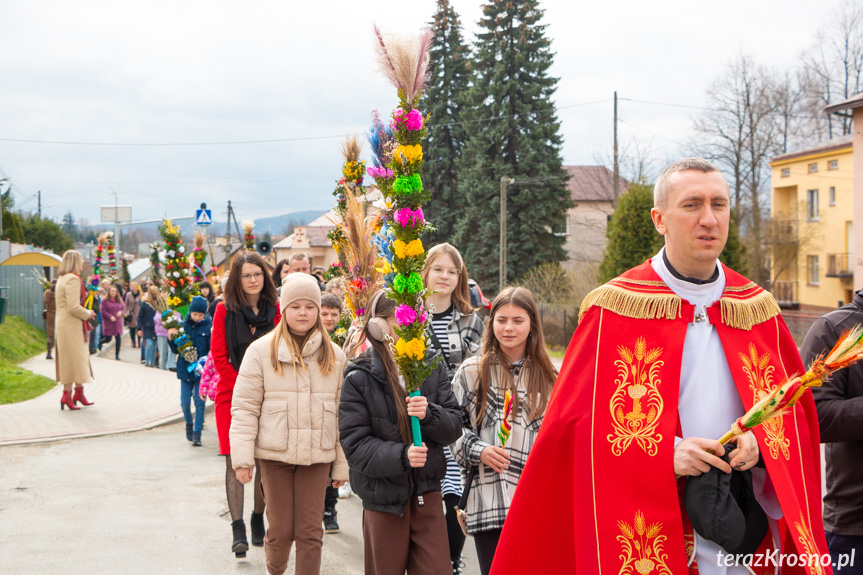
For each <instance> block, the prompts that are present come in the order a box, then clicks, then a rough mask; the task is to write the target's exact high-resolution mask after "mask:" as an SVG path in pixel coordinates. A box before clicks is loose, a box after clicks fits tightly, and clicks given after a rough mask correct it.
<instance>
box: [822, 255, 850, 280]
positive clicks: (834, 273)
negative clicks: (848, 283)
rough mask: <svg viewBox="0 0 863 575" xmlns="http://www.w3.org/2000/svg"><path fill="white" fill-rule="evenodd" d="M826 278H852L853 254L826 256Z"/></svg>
mask: <svg viewBox="0 0 863 575" xmlns="http://www.w3.org/2000/svg"><path fill="white" fill-rule="evenodd" d="M826 275H827V277H828V278H850V277H854V254H853V253H847V254H827V274H826Z"/></svg>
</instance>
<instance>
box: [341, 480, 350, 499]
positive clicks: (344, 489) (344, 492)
mask: <svg viewBox="0 0 863 575" xmlns="http://www.w3.org/2000/svg"><path fill="white" fill-rule="evenodd" d="M350 496H351V484H350V483H345V484H344V485H342V486H341V487H339V499H347V498H348V497H350Z"/></svg>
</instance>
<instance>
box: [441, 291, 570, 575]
mask: <svg viewBox="0 0 863 575" xmlns="http://www.w3.org/2000/svg"><path fill="white" fill-rule="evenodd" d="M488 321H489V324H488V325H489V329H487V330H486V332H485V336H484V338H483V347H482V354H481V355H477V356H473V357H470V358H468V359H467V360H465V361H464V363H462V365H461V368H459V370H458V371H457V372H456V374H455V378H454V379H453V391H454V392H455V396H456V399H457V400H458V401H459V403H460V404H461V407H462V409H463V411H464V413H465V415H466V418H467V419H468V420H469V421H466V425H468V423H469V425H470V427H466V428H465V429H464V431H463V433H462V436H461V438H460V439H458V441H456V443H455V444H453V445H452V451H453V455H454V456H455V459H456V461H457V462H458V464H459V465H460V466H461V467H462V469H463V470H465V471H467V470H468V469H470V468H471V467H472V466H478V470H477V473H476V475H475V476H474V480H473V485H472V486H471V491H470V496H469V498H468V502H467V509H466V511H467V532H468V533H469V534H471V535H473V537H474V543H475V545H476V551H477V559H478V560H479V564H480V571H481V572H482V573H483V575H487V574H488V572H489V571H490V570H491V563H492V560H493V559H494V551H495V549H496V547H497V541H498V539H499V538H500V533H501V530H502V529H503V522H504V520H505V519H506V514H507V511H509V504H510V501H511V500H512V496H513V493H514V492H515V488H516V485H517V484H518V479H519V477H520V476H521V472H522V470H523V469H524V465H525V463H526V462H527V457H528V454H529V453H530V450H531V447H533V443H534V441H535V440H536V436H537V434H538V433H539V427H540V425H541V424H542V418H543V416H544V414H545V408H546V406H547V405H548V400H549V397H550V396H551V390H552V387H553V386H554V381H555V379H556V378H557V370H555V369H554V366H553V365H552V363H551V358H550V357H549V356H548V351H546V348H545V339H544V338H543V335H542V325H541V324H540V323H539V314H538V310H537V306H536V302H535V301H534V299H533V295H532V294H531V293H530V291H529V290H527V289H525V288H523V287H510V288H506V289H505V290H503V291H502V292H501V293H500V294H499V295H498V296H497V298H495V300H494V303H493V304H492V306H491V313H490V315H489V320H488ZM507 391H510V393H511V394H512V411H511V414H510V416H509V417H508V418H507V421H508V423H509V424H510V426H511V431H510V433H511V435H510V436H509V437H508V439H507V440H506V444H505V446H503V445H502V441H501V438H500V437H499V436H498V431H499V430H500V429H501V424H502V422H503V419H504V415H503V406H504V397H505V394H506V392H507ZM466 487H467V486H466Z"/></svg>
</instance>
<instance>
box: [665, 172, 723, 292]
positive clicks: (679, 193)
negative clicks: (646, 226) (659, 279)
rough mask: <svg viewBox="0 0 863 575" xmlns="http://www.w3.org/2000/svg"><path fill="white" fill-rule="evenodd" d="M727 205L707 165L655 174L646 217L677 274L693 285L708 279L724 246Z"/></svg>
mask: <svg viewBox="0 0 863 575" xmlns="http://www.w3.org/2000/svg"><path fill="white" fill-rule="evenodd" d="M730 204H731V200H730V197H729V194H728V184H727V183H726V181H725V178H724V177H723V176H722V173H721V172H720V171H719V170H718V169H717V168H716V166H714V165H713V164H711V163H710V162H708V161H707V160H704V159H702V158H684V159H682V160H679V161H677V162H675V163H673V164H671V165H670V166H668V167H667V168H665V169H664V170H663V171H662V173H661V174H659V177H658V178H657V179H656V184H655V186H654V189H653V209H652V210H650V215H651V218H653V225H654V226H656V231H658V232H659V233H660V234H661V235H663V236H665V253H666V256H667V257H668V260H669V261H670V262H671V265H672V266H674V268H675V269H676V270H677V271H679V272H680V273H682V274H683V275H685V276H688V277H693V278H698V279H708V278H710V277H711V275H713V272H714V270H715V269H716V259H717V258H718V257H719V254H720V253H721V252H722V248H724V247H725V242H726V241H727V240H728V223H729V219H730V216H731V206H730Z"/></svg>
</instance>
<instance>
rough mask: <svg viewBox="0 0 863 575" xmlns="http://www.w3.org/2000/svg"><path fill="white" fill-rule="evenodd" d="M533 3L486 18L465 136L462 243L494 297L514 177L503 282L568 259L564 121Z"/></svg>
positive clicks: (497, 5) (496, 5)
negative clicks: (504, 181) (503, 215)
mask: <svg viewBox="0 0 863 575" xmlns="http://www.w3.org/2000/svg"><path fill="white" fill-rule="evenodd" d="M538 4H539V2H538V1H537V0H524V1H521V2H514V1H511V0H507V1H504V0H488V2H487V3H486V5H485V6H484V7H483V17H482V19H481V20H480V26H481V27H482V32H480V33H479V35H478V37H477V46H476V58H475V60H474V65H473V66H474V71H475V80H474V85H473V87H472V88H471V90H470V93H469V94H470V101H471V109H470V111H469V112H466V113H464V112H463V113H462V121H465V122H466V124H465V125H466V126H467V131H468V132H469V136H468V141H467V144H466V146H465V148H464V152H463V154H462V155H461V157H460V160H459V172H458V175H459V194H461V195H463V196H464V197H465V200H466V202H467V203H466V205H465V207H464V209H463V210H462V212H461V215H460V217H459V222H458V225H457V227H456V236H455V240H456V242H455V243H456V244H457V245H458V247H459V248H460V249H461V250H462V253H463V254H464V255H465V259H466V260H467V264H468V268H469V270H470V273H471V276H472V277H474V278H475V279H476V280H477V281H478V282H479V283H480V284H481V285H482V286H483V287H484V288H485V289H486V290H489V289H491V290H493V291H494V290H496V288H497V284H498V275H499V266H498V258H499V255H500V252H499V247H498V246H499V241H498V239H499V233H500V224H499V213H500V199H499V190H500V181H501V178H502V177H507V178H514V179H515V182H514V184H512V185H510V187H509V193H508V197H507V280H508V281H513V280H514V279H515V278H518V277H521V276H522V275H524V274H525V273H526V272H527V270H529V269H531V268H534V267H536V266H537V265H539V264H541V263H543V262H555V261H556V262H559V261H564V260H565V259H566V252H565V251H564V249H563V243H564V237H563V235H557V234H556V233H555V232H560V231H563V229H564V228H565V225H566V219H565V218H566V211H567V209H568V208H569V207H570V206H571V205H572V202H571V200H570V199H569V193H568V191H567V187H566V181H565V179H566V174H565V172H564V171H563V169H562V168H561V163H562V162H561V157H560V149H561V144H562V138H561V136H560V133H559V131H560V122H559V121H558V119H557V114H556V111H555V109H554V105H553V104H552V97H553V95H554V92H555V90H556V87H557V79H556V78H553V77H551V76H549V73H548V72H549V67H550V66H551V64H552V59H553V53H552V52H551V46H550V42H549V40H548V38H547V37H546V35H545V28H546V27H545V25H542V24H540V23H539V22H540V20H541V18H542V15H543V11H542V10H541V9H540V8H539V6H538Z"/></svg>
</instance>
